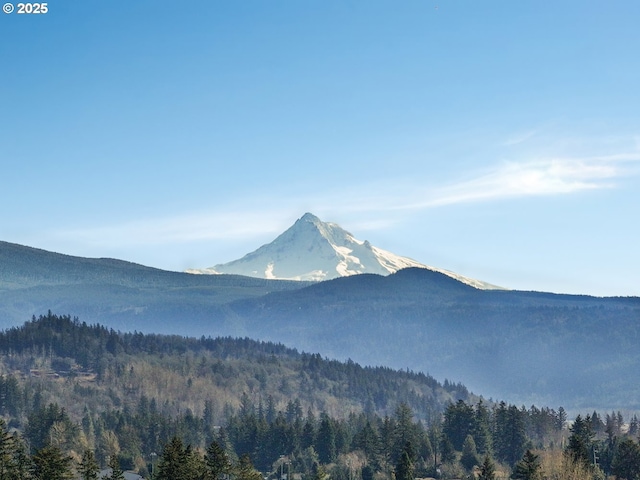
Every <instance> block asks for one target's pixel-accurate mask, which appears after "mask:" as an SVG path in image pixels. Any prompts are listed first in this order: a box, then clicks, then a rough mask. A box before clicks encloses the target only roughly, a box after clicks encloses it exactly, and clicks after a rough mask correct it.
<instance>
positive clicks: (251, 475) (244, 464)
mask: <svg viewBox="0 0 640 480" xmlns="http://www.w3.org/2000/svg"><path fill="white" fill-rule="evenodd" d="M233 471H234V474H235V478H236V480H262V476H261V475H260V472H258V471H257V470H256V469H255V468H253V464H252V463H251V458H250V457H249V455H247V454H244V455H241V456H240V458H239V459H238V464H237V465H236V466H235V468H234V469H233Z"/></svg>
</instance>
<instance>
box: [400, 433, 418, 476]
mask: <svg viewBox="0 0 640 480" xmlns="http://www.w3.org/2000/svg"><path fill="white" fill-rule="evenodd" d="M414 455H415V453H414V451H413V447H412V446H411V443H410V442H407V443H406V444H405V446H404V448H403V449H402V453H401V455H400V459H399V460H398V463H397V465H396V480H413V479H414V471H415V467H414V460H413V457H414Z"/></svg>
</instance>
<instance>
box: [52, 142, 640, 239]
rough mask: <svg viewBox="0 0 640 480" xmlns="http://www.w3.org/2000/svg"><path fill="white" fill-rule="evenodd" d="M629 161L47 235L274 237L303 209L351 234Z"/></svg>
mask: <svg viewBox="0 0 640 480" xmlns="http://www.w3.org/2000/svg"><path fill="white" fill-rule="evenodd" d="M633 167H640V153H625V154H616V155H608V156H596V157H585V158H543V159H536V160H530V161H521V162H503V163H501V164H499V165H496V166H494V167H493V168H489V169H485V170H483V171H479V172H476V173H475V174H474V175H467V176H466V178H465V179H462V180H459V181H457V182H451V183H449V184H448V185H444V186H433V185H424V184H419V183H416V182H414V181H406V179H405V180H399V181H396V182H394V181H392V180H388V181H387V182H386V184H376V185H361V186H354V187H353V188H350V189H349V190H348V191H346V192H345V191H333V192H326V193H324V194H317V193H314V194H310V195H308V196H305V197H302V196H296V197H294V198H291V197H286V196H284V195H282V196H281V197H279V198H272V199H271V200H270V202H269V204H266V203H264V202H262V203H261V205H260V206H259V207H255V206H254V205H247V204H245V203H238V204H236V205H228V206H227V207H225V209H224V210H218V209H216V210H213V211H208V212H201V213H198V214H192V213H190V214H187V215H183V216H180V215H178V216H174V217H167V218H162V217H160V218H148V219H143V220H140V221H130V222H125V223H121V224H116V225H110V226H100V227H88V228H83V229H70V230H61V231H57V232H54V234H53V236H54V237H56V238H58V239H63V238H67V239H69V238H73V239H74V241H76V242H80V243H84V244H91V245H96V246H100V245H108V246H116V245H127V246H132V245H158V244H184V243H191V242H201V241H218V240H221V241H231V240H234V239H248V238H257V237H260V236H265V235H274V236H275V235H277V234H279V233H281V232H282V231H283V229H284V228H286V227H287V226H289V225H290V224H291V222H292V220H294V219H295V218H298V217H299V216H301V215H302V214H303V213H304V212H305V211H312V212H314V213H316V214H317V215H319V216H320V217H321V218H323V219H324V220H328V221H334V220H335V221H337V220H338V219H339V218H342V219H345V220H348V222H346V221H345V226H348V228H350V229H352V230H353V231H354V232H360V231H366V230H385V229H388V228H392V227H393V225H394V224H396V223H397V222H398V221H399V218H398V215H399V214H401V213H404V214H409V215H410V214H411V213H412V212H417V211H423V210H427V209H433V208H439V207H445V206H450V205H456V204H465V203H467V204H468V203H479V202H488V201H493V202H498V201H502V200H507V199H513V198H517V197H536V196H552V195H568V194H573V193H578V192H585V191H589V190H598V189H605V188H613V187H615V185H616V180H618V179H620V178H622V177H623V176H628V175H633V174H636V173H640V172H638V171H637V170H638V168H633ZM302 206H303V207H302ZM336 215H337V216H338V217H339V218H336Z"/></svg>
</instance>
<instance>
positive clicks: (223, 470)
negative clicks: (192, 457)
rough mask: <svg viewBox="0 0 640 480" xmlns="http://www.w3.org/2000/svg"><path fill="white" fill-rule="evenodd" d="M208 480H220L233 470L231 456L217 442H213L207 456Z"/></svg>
mask: <svg viewBox="0 0 640 480" xmlns="http://www.w3.org/2000/svg"><path fill="white" fill-rule="evenodd" d="M205 465H206V471H207V476H206V479H207V480H219V479H220V478H222V476H223V475H226V474H228V473H229V472H230V470H231V462H230V461H229V455H227V452H226V451H225V450H224V449H223V448H222V446H220V444H219V443H218V442H216V441H213V442H211V445H209V448H207V454H206V455H205Z"/></svg>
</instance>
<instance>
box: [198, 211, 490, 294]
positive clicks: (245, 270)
mask: <svg viewBox="0 0 640 480" xmlns="http://www.w3.org/2000/svg"><path fill="white" fill-rule="evenodd" d="M407 267H419V268H426V269H429V270H433V271H436V272H440V273H443V274H445V275H448V276H450V277H452V278H455V279H456V280H459V281H461V282H463V283H466V284H467V285H471V286H473V287H476V288H480V289H498V288H500V287H496V286H495V285H491V284H489V283H486V282H482V281H480V280H475V279H473V278H468V277H465V276H463V275H459V274H457V273H454V272H450V271H448V270H443V269H441V268H435V267H430V266H428V265H424V264H422V263H419V262H417V261H415V260H413V259H411V258H407V257H401V256H398V255H395V254H393V253H391V252H388V251H386V250H382V249H381V248H378V247H374V246H373V245H371V244H370V243H369V242H368V241H366V240H365V241H361V240H357V239H356V238H354V236H353V235H352V234H351V233H349V232H347V231H346V230H344V229H342V228H341V227H340V226H339V225H337V224H335V223H329V222H323V221H321V220H320V219H319V218H318V217H316V216H315V215H313V214H311V213H305V214H304V215H303V216H302V218H300V219H299V220H297V221H296V222H295V223H294V224H293V225H292V226H291V227H290V228H289V229H288V230H286V231H285V232H284V233H282V234H281V235H280V236H279V237H278V238H276V239H275V240H274V241H273V242H271V243H268V244H266V245H263V246H262V247H260V248H258V249H257V250H256V251H254V252H252V253H249V254H247V255H245V256H244V257H242V258H240V259H238V260H234V261H232V262H229V263H224V264H220V265H216V266H214V267H211V268H205V269H198V270H187V272H188V273H199V274H221V273H229V274H237V275H246V276H249V277H258V278H268V279H286V280H310V281H320V280H329V279H332V278H337V277H346V276H349V275H357V274H360V273H377V274H379V275H389V274H390V273H394V272H396V271H398V270H400V269H402V268H407Z"/></svg>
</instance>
